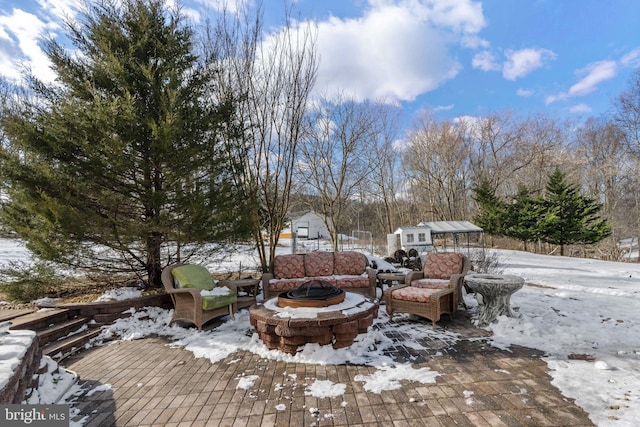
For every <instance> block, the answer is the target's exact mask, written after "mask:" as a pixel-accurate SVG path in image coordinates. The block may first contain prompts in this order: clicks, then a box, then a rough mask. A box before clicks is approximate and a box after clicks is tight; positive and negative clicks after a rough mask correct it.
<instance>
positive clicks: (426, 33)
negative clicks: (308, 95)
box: [316, 0, 485, 101]
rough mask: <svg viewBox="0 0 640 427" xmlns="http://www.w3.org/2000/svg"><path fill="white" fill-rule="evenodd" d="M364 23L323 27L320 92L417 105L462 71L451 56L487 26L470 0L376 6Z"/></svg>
mask: <svg viewBox="0 0 640 427" xmlns="http://www.w3.org/2000/svg"><path fill="white" fill-rule="evenodd" d="M370 6H371V8H370V9H368V10H367V11H366V13H365V14H364V15H363V16H361V17H358V18H353V19H339V18H336V17H331V18H329V19H328V20H326V21H321V22H318V43H317V47H318V53H319V55H320V66H319V70H318V80H317V87H316V88H317V90H318V91H319V92H320V93H323V94H331V93H335V92H341V91H349V94H350V95H352V96H354V97H355V98H357V99H366V98H368V99H372V98H391V99H396V100H402V101H412V100H414V99H415V98H416V97H417V96H418V95H420V94H423V93H425V92H428V91H430V90H433V89H435V88H437V87H438V86H440V85H441V84H442V83H443V82H445V81H446V80H449V79H452V78H453V77H455V76H456V75H457V73H458V72H459V70H460V69H461V65H460V64H459V63H458V62H457V61H456V60H455V58H454V57H453V55H452V54H451V53H450V51H449V50H448V47H449V46H450V45H451V44H454V43H460V44H463V39H464V40H466V42H468V41H469V40H470V38H472V37H473V36H474V35H475V34H474V33H475V32H477V31H479V30H480V29H481V28H482V27H483V26H484V25H485V21H484V17H483V15H482V8H481V5H480V4H479V3H475V2H472V1H469V0H466V1H453V0H436V1H429V2H425V1H415V0H414V1H410V0H401V1H392V0H375V1H371V2H370Z"/></svg>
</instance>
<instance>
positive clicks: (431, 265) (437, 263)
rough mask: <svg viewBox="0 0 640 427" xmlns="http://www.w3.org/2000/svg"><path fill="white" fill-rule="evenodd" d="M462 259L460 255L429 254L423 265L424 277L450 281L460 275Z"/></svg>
mask: <svg viewBox="0 0 640 427" xmlns="http://www.w3.org/2000/svg"><path fill="white" fill-rule="evenodd" d="M462 265H463V258H462V254H460V253H453V252H452V253H430V254H428V255H427V259H426V260H425V263H424V269H423V272H424V277H431V278H433V279H451V276H452V275H454V274H460V273H462Z"/></svg>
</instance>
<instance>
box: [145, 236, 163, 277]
mask: <svg viewBox="0 0 640 427" xmlns="http://www.w3.org/2000/svg"><path fill="white" fill-rule="evenodd" d="M161 244H162V234H161V233H158V232H152V233H151V234H150V235H149V236H148V237H147V274H148V277H149V278H148V280H147V286H146V287H147V288H148V289H149V288H161V287H162V279H161V275H162V261H161V257H160V246H161Z"/></svg>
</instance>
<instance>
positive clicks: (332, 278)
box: [262, 251, 376, 300]
mask: <svg viewBox="0 0 640 427" xmlns="http://www.w3.org/2000/svg"><path fill="white" fill-rule="evenodd" d="M368 264H369V262H368V260H367V257H366V256H364V254H362V253H360V252H354V251H344V252H309V253H307V254H292V255H276V256H275V258H274V261H273V268H272V272H270V273H265V274H263V276H262V294H263V296H264V299H265V300H267V299H269V298H272V297H274V296H277V295H278V294H280V293H281V292H285V291H290V290H292V289H296V288H299V287H300V286H301V285H302V284H304V283H306V282H308V281H310V280H323V281H326V282H329V283H331V284H332V285H334V286H337V287H339V288H341V289H344V290H345V291H348V292H356V293H360V294H363V295H366V296H369V297H371V298H376V271H375V270H374V269H373V268H371V267H369V265H368Z"/></svg>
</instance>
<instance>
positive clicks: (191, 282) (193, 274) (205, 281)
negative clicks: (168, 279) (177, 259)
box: [171, 264, 216, 291]
mask: <svg viewBox="0 0 640 427" xmlns="http://www.w3.org/2000/svg"><path fill="white" fill-rule="evenodd" d="M171 274H172V275H173V278H174V281H177V282H178V283H179V287H181V288H196V289H200V290H207V291H210V290H211V289H213V288H214V287H215V286H216V283H215V281H214V280H213V277H211V274H210V273H209V271H208V270H207V269H206V268H204V267H203V266H201V265H195V264H185V265H181V266H179V267H176V268H174V269H173V270H171Z"/></svg>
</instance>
